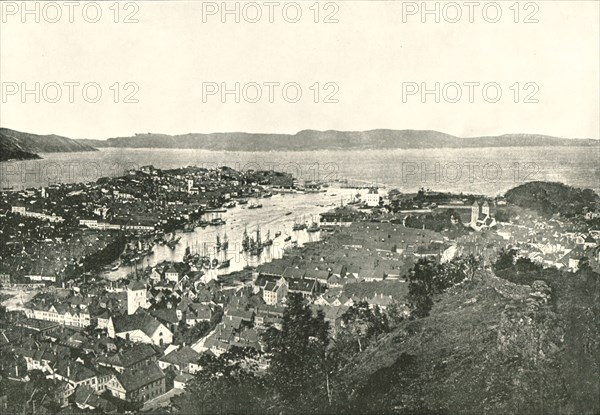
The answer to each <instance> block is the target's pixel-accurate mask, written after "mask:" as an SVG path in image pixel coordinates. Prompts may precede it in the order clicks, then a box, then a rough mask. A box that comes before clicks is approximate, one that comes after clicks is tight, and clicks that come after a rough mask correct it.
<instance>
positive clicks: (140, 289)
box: [127, 281, 148, 315]
mask: <svg viewBox="0 0 600 415" xmlns="http://www.w3.org/2000/svg"><path fill="white" fill-rule="evenodd" d="M140 307H141V308H147V307H148V303H147V301H146V285H144V283H143V282H141V281H132V282H131V283H130V284H129V285H128V286H127V314H128V315H131V314H134V313H135V312H136V310H137V309H138V308H140Z"/></svg>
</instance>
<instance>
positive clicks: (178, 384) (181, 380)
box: [173, 373, 194, 389]
mask: <svg viewBox="0 0 600 415" xmlns="http://www.w3.org/2000/svg"><path fill="white" fill-rule="evenodd" d="M192 379H194V376H193V375H190V374H189V373H182V374H180V375H177V376H175V379H173V387H174V388H175V389H185V387H186V386H187V384H188V383H190V381H191V380H192Z"/></svg>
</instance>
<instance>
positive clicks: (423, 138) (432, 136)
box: [78, 130, 600, 151]
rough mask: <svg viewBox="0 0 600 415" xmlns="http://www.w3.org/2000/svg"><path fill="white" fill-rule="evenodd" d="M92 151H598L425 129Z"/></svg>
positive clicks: (130, 143)
mask: <svg viewBox="0 0 600 415" xmlns="http://www.w3.org/2000/svg"><path fill="white" fill-rule="evenodd" d="M78 141H79V142H80V143H84V144H88V145H90V146H94V147H127V148H182V149H204V150H226V151H302V150H307V151H310V150H338V149H345V150H348V149H353V150H365V149H395V148H406V149H409V148H415V149H417V148H464V147H520V146H598V145H599V144H600V141H598V140H594V139H565V138H557V137H550V136H544V135H528V134H507V135H501V136H495V137H475V138H462V137H455V136H452V135H449V134H444V133H440V132H438V131H427V130H370V131H361V132H355V131H335V130H329V131H315V130H303V131H300V132H298V133H296V134H257V133H212V134H197V133H190V134H182V135H166V134H153V133H148V134H136V135H135V136H132V137H115V138H109V139H108V140H78Z"/></svg>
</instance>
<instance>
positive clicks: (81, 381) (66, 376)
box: [47, 360, 98, 391]
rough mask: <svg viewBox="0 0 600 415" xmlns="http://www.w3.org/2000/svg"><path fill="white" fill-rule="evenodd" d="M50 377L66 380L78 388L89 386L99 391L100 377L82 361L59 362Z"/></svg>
mask: <svg viewBox="0 0 600 415" xmlns="http://www.w3.org/2000/svg"><path fill="white" fill-rule="evenodd" d="M47 377H48V378H52V379H58V380H62V381H65V382H67V383H69V384H70V385H72V386H73V387H75V388H77V387H78V386H82V385H85V386H89V387H91V388H93V389H94V390H96V391H98V378H97V376H96V372H95V371H94V370H92V369H90V368H89V367H87V366H84V365H82V364H80V363H77V362H75V363H73V362H70V361H68V360H63V361H60V362H58V363H57V366H56V369H55V370H54V373H52V374H51V375H48V376H47Z"/></svg>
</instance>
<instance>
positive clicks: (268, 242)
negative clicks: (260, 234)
mask: <svg viewBox="0 0 600 415" xmlns="http://www.w3.org/2000/svg"><path fill="white" fill-rule="evenodd" d="M263 245H264V246H271V245H273V240H272V239H271V232H270V231H267V239H266V240H265V242H264V244H263Z"/></svg>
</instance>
